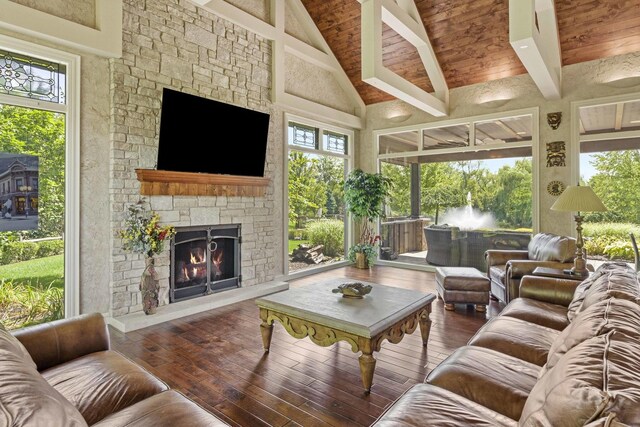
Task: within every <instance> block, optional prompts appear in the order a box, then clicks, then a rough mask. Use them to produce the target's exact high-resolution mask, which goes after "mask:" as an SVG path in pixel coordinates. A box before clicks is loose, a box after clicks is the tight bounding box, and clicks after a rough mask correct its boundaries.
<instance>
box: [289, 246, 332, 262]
mask: <svg viewBox="0 0 640 427" xmlns="http://www.w3.org/2000/svg"><path fill="white" fill-rule="evenodd" d="M323 249H324V245H316V246H312V245H309V244H307V243H301V244H299V245H298V247H297V248H296V249H294V250H293V252H292V253H291V261H300V262H306V263H307V264H320V263H321V262H322V261H324V260H325V258H326V257H325V256H324V254H323V253H322V251H323Z"/></svg>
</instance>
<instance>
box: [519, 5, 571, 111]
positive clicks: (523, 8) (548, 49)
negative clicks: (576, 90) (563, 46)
mask: <svg viewBox="0 0 640 427" xmlns="http://www.w3.org/2000/svg"><path fill="white" fill-rule="evenodd" d="M509 42H510V43H511V46H512V47H513V49H514V50H515V52H516V54H517V55H518V57H519V58H520V61H521V62H522V64H523V65H524V67H525V68H526V69H527V72H528V73H529V75H530V76H531V78H532V79H533V81H534V82H535V83H536V85H537V86H538V89H539V90H540V92H541V93H542V95H543V96H544V97H545V98H546V99H560V98H561V85H562V59H561V56H560V37H559V35H558V22H557V19H556V12H555V5H554V1H553V0H509Z"/></svg>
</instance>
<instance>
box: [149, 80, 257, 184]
mask: <svg viewBox="0 0 640 427" xmlns="http://www.w3.org/2000/svg"><path fill="white" fill-rule="evenodd" d="M268 134H269V114H267V113H262V112H260V111H254V110H250V109H247V108H243V107H238V106H235V105H231V104H225V103H224V102H219V101H214V100H211V99H207V98H203V97H200V96H196V95H190V94H187V93H183V92H179V91H176V90H172V89H167V88H164V90H163V94H162V109H161V113H160V134H159V136H158V164H157V166H156V167H157V169H158V170H165V171H174V172H199V173H213V174H224V175H243V176H258V177H262V176H264V163H265V158H266V154H267V140H268Z"/></svg>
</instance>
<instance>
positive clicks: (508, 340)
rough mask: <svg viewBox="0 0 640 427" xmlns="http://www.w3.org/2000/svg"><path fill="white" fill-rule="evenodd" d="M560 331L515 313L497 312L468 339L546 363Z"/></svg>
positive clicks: (542, 363)
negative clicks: (500, 314)
mask: <svg viewBox="0 0 640 427" xmlns="http://www.w3.org/2000/svg"><path fill="white" fill-rule="evenodd" d="M559 335H560V332H559V331H557V330H555V329H551V328H547V327H546V326H541V325H537V324H535V323H531V322H527V321H525V320H521V319H518V318H516V317H509V316H498V317H494V318H493V319H491V320H490V321H489V322H487V323H486V324H485V325H484V326H483V327H482V328H480V329H479V330H478V332H476V334H475V335H474V336H473V337H471V339H470V340H469V341H468V342H467V344H469V345H476V346H480V347H486V348H490V349H492V350H496V351H499V352H500V353H504V354H508V355H510V356H513V357H517V358H518V359H522V360H525V361H527V362H530V363H533V364H535V365H538V366H542V365H544V364H545V363H547V355H548V354H549V349H550V348H551V346H552V344H553V343H554V341H555V340H556V338H557V337H558V336H559Z"/></svg>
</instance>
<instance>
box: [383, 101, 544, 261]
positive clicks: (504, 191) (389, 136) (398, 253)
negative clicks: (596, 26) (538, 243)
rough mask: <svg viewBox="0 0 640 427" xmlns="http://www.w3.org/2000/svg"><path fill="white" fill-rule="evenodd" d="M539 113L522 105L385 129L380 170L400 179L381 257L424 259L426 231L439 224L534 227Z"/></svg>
mask: <svg viewBox="0 0 640 427" xmlns="http://www.w3.org/2000/svg"><path fill="white" fill-rule="evenodd" d="M534 115H537V113H534V112H528V111H522V112H518V113H513V114H512V115H504V116H503V115H499V114H494V115H487V116H482V117H477V118H470V119H467V120H464V119H463V120H449V121H445V122H441V123H429V124H425V125H422V126H421V125H416V126H412V127H405V128H402V130H399V131H393V130H386V131H380V132H379V134H378V135H377V136H378V159H379V162H380V163H379V164H380V171H381V172H382V174H383V175H385V176H387V177H389V178H390V179H391V181H392V182H393V186H392V188H391V195H390V197H389V198H388V200H387V203H386V205H387V206H386V210H385V214H386V218H384V220H383V221H382V222H381V229H380V233H381V236H382V239H383V247H384V248H383V249H384V250H382V251H381V257H382V256H383V255H385V254H386V256H387V257H388V258H387V259H391V260H393V259H396V258H397V257H399V258H398V259H399V260H400V261H407V262H411V263H414V264H415V263H422V264H424V262H425V259H424V256H423V255H424V253H426V250H427V242H426V238H425V237H424V236H423V229H424V227H427V226H429V225H434V224H436V225H444V224H447V225H450V226H455V227H458V228H460V229H461V230H471V229H480V230H498V229H499V230H507V231H508V230H510V231H515V232H524V233H529V232H531V230H532V228H533V203H534V201H533V194H532V188H533V186H532V183H533V170H532V153H533V149H532V146H533V144H534V141H537V133H536V127H535V126H534V125H533V124H534ZM403 254H405V255H406V256H405V257H404V258H403ZM419 254H422V255H420V256H417V255H419ZM407 257H411V258H407ZM383 259H384V258H383ZM409 259H411V260H410V261H408V260H409Z"/></svg>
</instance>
